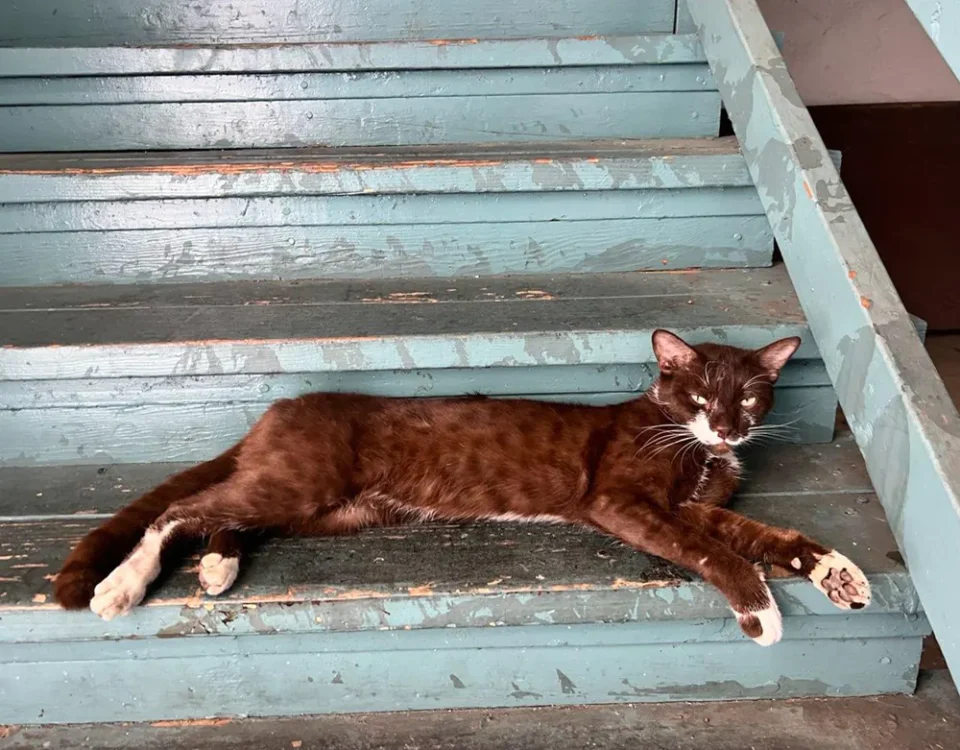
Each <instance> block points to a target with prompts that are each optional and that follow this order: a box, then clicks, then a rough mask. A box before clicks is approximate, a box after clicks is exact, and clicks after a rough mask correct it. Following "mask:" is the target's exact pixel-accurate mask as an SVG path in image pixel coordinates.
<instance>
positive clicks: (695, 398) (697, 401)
mask: <svg viewBox="0 0 960 750" xmlns="http://www.w3.org/2000/svg"><path fill="white" fill-rule="evenodd" d="M690 398H692V399H693V403H695V404H700V406H703V405H704V404H705V403H707V400H706V399H705V398H704V397H703V396H701V395H700V394H699V393H691V394H690Z"/></svg>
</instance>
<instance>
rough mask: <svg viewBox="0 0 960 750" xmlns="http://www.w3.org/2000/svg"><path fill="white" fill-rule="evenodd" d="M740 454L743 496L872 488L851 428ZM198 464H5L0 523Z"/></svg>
mask: <svg viewBox="0 0 960 750" xmlns="http://www.w3.org/2000/svg"><path fill="white" fill-rule="evenodd" d="M538 372H541V373H542V370H540V371H538ZM742 454H743V462H744V464H745V465H746V466H747V467H748V468H749V471H748V472H747V473H746V474H745V476H744V484H743V486H742V488H741V489H740V491H739V492H738V497H741V498H743V497H760V496H762V497H791V498H799V497H801V496H803V495H824V496H825V495H832V494H855V495H857V494H859V495H864V496H867V495H870V494H872V493H873V487H872V485H871V484H870V479H869V477H868V476H867V473H866V469H865V468H864V466H863V459H862V457H861V456H860V453H859V451H858V450H856V447H855V445H854V441H853V438H852V437H851V435H850V433H849V432H841V433H840V434H839V435H838V436H837V439H836V440H835V441H833V442H831V443H829V444H826V445H784V444H773V445H762V444H760V445H756V446H750V445H747V446H746V448H745V449H744V450H743V451H742ZM193 465H194V464H193V462H189V463H176V462H174V463H161V462H156V461H151V462H149V463H142V464H91V465H87V466H46V467H7V468H0V520H2V521H11V520H44V519H47V520H49V519H61V520H62V519H67V520H70V519H73V520H75V519H76V518H77V517H78V516H82V517H83V518H85V519H88V520H90V519H103V518H107V517H108V516H109V515H110V514H111V513H113V512H114V511H116V510H117V509H118V508H120V507H121V506H123V505H126V504H127V503H129V502H130V501H131V499H132V498H135V497H139V496H140V495H142V494H143V493H145V492H147V491H148V490H150V489H151V488H153V487H155V486H156V485H158V484H160V483H161V482H162V481H163V480H164V479H166V478H167V477H169V476H171V475H173V474H175V473H177V472H179V471H183V470H184V469H186V468H188V467H190V466H193ZM785 467H789V470H785ZM863 504H864V505H865V504H866V503H863Z"/></svg>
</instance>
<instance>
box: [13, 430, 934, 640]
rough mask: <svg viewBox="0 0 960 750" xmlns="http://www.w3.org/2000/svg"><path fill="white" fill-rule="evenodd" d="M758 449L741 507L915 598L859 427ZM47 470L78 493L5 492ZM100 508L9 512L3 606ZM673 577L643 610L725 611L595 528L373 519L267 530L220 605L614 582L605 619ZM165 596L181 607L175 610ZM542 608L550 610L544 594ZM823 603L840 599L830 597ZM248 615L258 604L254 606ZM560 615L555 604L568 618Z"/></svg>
mask: <svg viewBox="0 0 960 750" xmlns="http://www.w3.org/2000/svg"><path fill="white" fill-rule="evenodd" d="M752 458H753V463H752V466H753V467H754V470H753V471H752V472H751V477H752V479H751V480H750V483H749V484H748V485H747V486H746V487H745V489H744V492H743V493H742V495H741V497H740V498H739V499H738V500H737V501H736V503H735V508H737V509H738V510H740V511H742V512H744V513H745V514H747V515H749V516H751V517H754V518H757V519H758V520H762V521H766V522H771V523H777V524H780V525H785V526H791V527H796V528H799V529H801V530H802V531H805V532H807V533H808V534H810V535H812V536H815V537H816V538H818V539H820V540H821V541H822V542H823V543H824V544H826V545H828V546H837V547H839V548H841V549H843V550H844V551H846V552H847V553H848V554H849V555H850V556H851V557H853V558H854V559H855V560H856V562H857V563H858V564H859V565H861V567H862V568H863V569H864V570H865V572H867V573H868V575H870V576H871V578H872V579H874V580H875V582H877V584H878V585H880V586H881V587H882V588H883V595H882V596H879V597H877V600H878V601H877V603H876V605H875V610H877V611H879V610H883V611H899V609H902V608H904V607H908V608H909V607H913V606H915V603H913V601H912V591H911V590H910V587H909V584H908V583H907V578H906V572H905V570H904V569H903V567H902V565H901V563H900V562H899V557H898V556H897V555H896V544H895V542H894V540H893V538H892V535H891V533H890V530H889V528H888V526H887V522H886V519H885V516H884V514H883V510H882V508H881V506H880V504H879V502H878V501H877V499H876V497H875V495H874V494H873V492H872V490H871V489H870V487H869V483H868V481H867V480H866V477H865V474H864V472H863V466H862V461H861V459H860V455H859V452H858V451H857V447H856V444H855V443H854V441H853V440H852V439H850V438H849V435H846V436H844V438H842V439H840V440H838V441H836V442H835V443H834V444H832V445H827V446H820V447H819V448H813V447H807V448H804V449H801V450H797V449H795V448H793V447H788V446H779V447H772V448H766V449H764V450H762V451H759V452H757V453H755V454H754V455H753V456H752ZM168 468H169V467H149V468H148V467H136V466H131V467H119V466H117V467H110V468H109V469H107V470H106V471H105V472H104V473H103V474H100V473H99V470H98V468H97V467H87V468H82V469H75V470H74V471H73V478H72V486H73V491H74V494H75V495H80V494H83V493H89V492H90V489H89V487H90V486H91V485H89V484H88V483H90V482H93V483H94V485H96V484H99V485H100V486H104V483H105V482H110V481H111V480H112V482H113V484H112V485H111V486H110V488H109V489H108V490H107V493H108V494H109V495H111V496H112V497H111V498H109V499H107V500H106V502H105V504H102V505H100V504H98V507H97V510H98V511H103V510H109V509H112V507H113V506H114V505H115V504H116V502H117V500H121V501H123V502H126V501H128V500H129V498H131V497H133V496H134V495H133V494H129V493H126V492H125V490H127V489H129V488H130V480H132V483H133V485H136V484H138V483H139V479H138V478H139V477H146V476H150V478H151V481H152V480H154V479H155V478H156V477H157V476H158V474H160V473H162V471H165V470H168ZM120 472H123V474H122V478H121V474H120ZM94 475H95V476H94ZM49 476H56V477H58V479H57V484H58V485H59V488H60V489H59V490H55V493H59V497H60V498H62V502H64V503H67V505H65V506H64V508H65V509H66V508H69V507H71V506H70V505H69V503H70V502H71V501H70V499H69V494H70V493H69V486H68V485H69V484H70V483H71V480H70V479H69V478H68V473H67V472H66V471H65V470H63V469H55V470H50V469H33V470H23V469H19V470H14V471H4V472H2V473H0V487H2V488H3V495H10V494H14V493H31V492H32V491H33V490H34V489H35V488H36V487H38V486H42V482H43V480H44V479H45V478H46V477H49ZM798 478H799V479H800V480H801V481H802V482H803V488H802V489H799V488H798V487H797V484H798ZM137 489H138V491H139V489H140V488H139V487H138V488H137ZM14 501H15V502H16V501H17V498H14ZM33 501H34V498H33V497H22V496H21V497H20V498H19V503H20V507H21V508H22V507H25V506H26V505H27V504H28V503H31V502H33ZM98 503H99V500H98ZM48 508H49V506H48ZM85 510H86V509H85ZM99 522H100V520H99V518H89V517H86V518H85V517H84V515H83V514H82V512H81V513H80V514H77V515H74V516H72V517H66V516H60V517H50V518H43V517H34V518H33V519H32V520H31V519H27V518H24V519H18V518H9V519H8V520H4V521H3V522H0V550H2V552H3V554H2V555H0V612H3V611H7V613H8V614H11V613H16V612H24V611H34V612H40V611H46V610H49V609H51V608H55V605H53V604H52V603H51V602H52V598H51V589H50V586H51V581H50V579H51V577H52V575H53V574H54V573H55V572H56V570H57V567H58V565H59V563H60V562H61V561H62V560H63V558H64V557H65V555H66V553H67V551H68V549H69V548H70V546H71V545H72V543H74V542H75V541H76V539H78V538H79V536H80V535H82V534H83V533H84V532H85V531H86V530H87V529H89V528H91V527H93V526H95V525H97V524H98V523H99ZM195 564H196V562H195V559H194V561H193V562H192V563H191V564H189V565H187V566H185V567H184V568H182V569H180V570H179V571H178V572H176V573H173V574H172V575H171V576H170V577H169V579H168V580H166V581H164V582H163V584H162V586H161V587H160V588H159V590H158V591H157V593H156V595H155V596H153V598H152V600H151V602H150V604H151V605H152V606H150V607H147V608H146V610H144V611H146V612H147V615H145V617H146V618H147V619H148V620H149V621H150V623H151V624H152V625H155V624H156V623H157V622H160V621H162V620H164V619H166V625H165V626H163V627H175V626H176V623H177V622H180V620H179V612H180V608H181V607H183V606H187V607H194V608H200V609H199V611H200V612H201V613H202V612H205V611H207V610H204V609H203V605H202V603H201V601H200V600H199V598H198V597H199V594H198V589H197V583H196V577H195V573H194V572H193V569H192V567H191V565H195ZM888 579H889V581H892V582H893V583H892V587H888V586H886V584H885V583H884V581H887V580H888ZM775 583H776V585H777V586H778V587H780V588H781V589H784V587H786V589H784V590H785V591H789V593H790V601H785V602H784V606H785V608H786V610H788V611H793V610H797V609H798V608H799V609H801V610H803V611H804V612H806V611H807V610H809V609H810V608H811V607H812V608H814V609H816V608H817V607H818V606H819V605H818V603H817V600H816V598H815V597H807V596H805V595H804V592H803V591H802V590H801V589H802V588H804V584H803V582H801V581H794V580H793V579H790V580H785V581H776V582H775ZM898 587H904V588H903V589H902V590H900V589H899V588H898ZM662 588H670V589H674V590H678V591H679V590H682V591H683V592H684V593H683V594H682V595H681V596H680V599H681V600H682V601H679V602H678V603H677V604H676V607H675V608H674V610H672V611H670V612H664V611H659V612H658V611H657V608H656V607H655V606H650V607H648V608H647V610H646V611H645V612H644V614H643V615H642V616H643V617H644V618H647V619H651V618H652V619H662V618H667V619H670V618H672V617H674V616H679V617H697V616H705V614H707V613H709V612H711V611H713V616H718V617H723V616H725V615H723V614H722V613H721V612H717V611H714V610H715V608H716V606H717V604H716V596H715V593H714V592H712V590H708V589H706V588H705V587H704V586H702V585H700V584H698V583H696V582H693V583H691V576H690V575H689V574H687V573H686V572H685V571H683V570H681V569H678V568H676V567H675V566H673V565H670V564H668V563H666V562H664V561H662V560H660V559H659V558H654V557H651V556H646V555H642V554H637V553H635V552H633V551H631V550H629V549H628V548H626V547H624V546H623V545H620V544H618V543H615V542H613V541H612V540H610V539H608V538H606V537H603V536H601V535H598V534H595V533H591V532H588V531H583V530H579V529H575V528H572V527H564V526H546V527H544V526H523V525H511V524H501V525H497V524H468V525H454V524H436V525H423V526H407V527H396V528H387V529H374V530H370V531H367V532H363V533H361V534H360V535H358V536H353V537H339V538H325V539H281V540H270V541H267V542H266V543H265V544H264V545H263V546H262V547H261V548H260V549H259V550H257V551H256V552H255V553H254V555H253V556H252V557H251V559H250V560H249V564H248V565H247V566H245V572H244V573H243V576H242V578H241V579H240V581H239V582H238V584H237V586H236V587H235V589H234V590H233V591H232V592H228V593H227V594H225V595H223V596H222V597H220V598H219V599H218V600H217V603H216V606H217V607H221V606H225V607H226V606H233V607H234V608H236V607H240V608H241V609H242V605H244V604H248V605H249V604H251V603H253V604H257V605H258V606H260V605H262V606H266V605H269V604H271V603H272V604H277V605H280V604H284V605H286V606H290V605H293V604H299V603H302V604H303V605H304V606H320V607H321V609H323V611H324V612H325V613H328V614H330V615H332V616H333V618H334V619H332V620H331V621H329V622H326V623H324V627H330V628H332V629H352V628H353V627H355V626H357V623H352V624H351V621H350V620H349V617H348V616H347V615H345V614H344V619H343V620H342V621H339V620H337V619H336V618H337V614H336V612H337V609H336V608H337V606H338V605H342V606H343V608H344V612H346V610H347V609H349V610H350V611H351V612H355V611H356V606H360V603H362V602H366V603H367V605H369V603H370V601H376V600H384V599H398V600H407V601H409V600H411V599H416V600H420V599H432V600H460V599H462V598H464V597H467V598H475V597H480V598H481V599H483V600H485V601H486V600H489V602H488V604H489V605H490V606H491V607H492V608H493V609H492V610H490V611H491V612H498V613H499V614H498V615H497V616H496V617H493V619H497V620H499V619H502V618H506V619H505V620H504V623H505V624H523V623H525V622H526V621H527V619H529V616H530V612H531V611H532V610H530V611H528V610H523V611H520V610H509V608H506V609H504V608H502V607H501V606H500V605H501V604H502V603H503V601H504V597H508V598H509V597H513V596H522V595H528V594H530V593H535V594H537V595H538V596H543V595H550V594H553V595H565V594H572V595H574V596H577V595H587V594H588V593H590V592H594V593H596V594H598V595H599V594H609V595H610V597H611V598H610V599H609V601H608V605H609V606H607V605H603V604H602V601H604V600H602V598H595V599H594V600H593V601H594V604H595V608H593V609H592V610H591V611H588V612H586V613H582V617H581V621H599V620H602V619H603V618H605V617H607V616H611V613H612V612H615V611H617V609H618V607H619V606H620V604H622V602H623V601H625V600H627V599H629V598H630V595H631V593H632V596H633V601H634V603H635V601H636V597H637V595H638V594H640V593H643V592H646V593H647V594H649V593H650V592H651V591H654V590H656V589H662ZM807 588H810V587H807ZM888 588H889V591H888ZM897 591H899V592H900V593H899V594H897ZM807 593H809V592H807ZM813 593H814V594H816V592H815V591H814V592H813ZM817 596H819V594H817ZM664 597H665V598H666V599H667V600H668V601H672V600H673V596H672V595H671V596H667V595H665V594H664V595H661V604H662V603H663V601H662V600H663V598H664ZM798 597H799V598H798ZM548 598H549V597H548ZM498 602H499V604H498ZM547 604H549V601H545V602H544V606H546V605H547ZM165 607H167V608H171V609H168V611H167V612H166V613H165V614H164V613H163V612H162V610H163V609H164V608H165ZM387 609H390V610H391V612H392V613H393V614H389V613H388V614H387V615H385V617H386V619H385V620H384V621H383V624H382V625H381V624H380V623H379V622H378V624H377V625H376V627H381V626H388V627H404V626H405V625H411V624H413V625H416V626H418V627H426V626H430V624H429V623H426V622H420V623H419V624H418V623H416V622H414V621H412V620H410V618H411V617H412V616H413V615H412V613H411V611H409V610H406V609H404V608H403V607H402V606H398V607H396V608H395V609H392V608H389V607H388V608H387ZM501 610H502V611H501ZM533 610H537V611H539V607H534V608H533ZM822 610H823V611H824V612H829V611H830V608H829V604H828V603H827V605H826V607H824V608H822ZM241 615H242V616H243V617H249V615H250V610H245V611H243V612H241ZM485 616H486V617H487V618H488V619H489V618H490V617H491V615H489V614H487V615H485ZM563 616H564V615H563V614H558V617H559V618H561V619H562V617H563ZM635 616H636V615H635ZM171 617H173V622H172V623H171ZM158 618H159V620H158ZM321 619H322V618H321ZM89 620H90V622H86V620H85V623H86V624H85V625H84V624H83V623H80V622H76V623H75V624H76V625H77V626H78V627H80V630H84V628H87V629H89V627H96V628H101V629H102V628H104V627H105V628H107V629H108V630H109V629H111V628H114V627H117V628H120V630H119V631H117V632H127V631H128V630H129V627H130V626H131V623H132V626H133V627H137V626H138V625H137V622H136V620H137V618H131V619H130V620H127V621H124V622H125V623H126V624H123V623H120V624H118V625H116V626H114V625H112V624H111V625H109V626H103V625H101V624H98V623H95V624H94V625H91V624H90V623H91V622H94V621H93V618H89ZM439 620H443V622H440V621H439ZM439 620H437V619H436V618H434V620H433V621H431V622H432V624H433V625H434V626H443V625H444V624H447V623H455V624H459V625H471V624H473V625H477V624H479V625H486V624H488V623H487V622H482V623H481V622H473V621H463V622H457V617H456V616H455V615H451V618H450V619H444V618H439ZM8 624H11V621H9V620H8ZM141 624H142V623H141ZM13 625H15V623H13ZM367 625H369V623H367ZM367 625H363V624H361V625H359V627H360V628H361V629H362V628H364V627H366V626H367ZM238 627H239V626H238ZM371 627H372V626H371Z"/></svg>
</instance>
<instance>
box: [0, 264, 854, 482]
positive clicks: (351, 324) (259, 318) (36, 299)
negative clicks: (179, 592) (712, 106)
mask: <svg viewBox="0 0 960 750" xmlns="http://www.w3.org/2000/svg"><path fill="white" fill-rule="evenodd" d="M0 296H2V299H0V329H2V330H4V331H6V332H7V333H6V341H5V346H4V347H3V348H2V349H0V404H2V405H3V408H2V409H0V436H2V438H0V464H7V465H30V464H34V463H40V464H52V463H70V464H83V463H96V462H101V461H113V462H122V463H138V462H144V461H178V460H183V461H195V460H200V459H204V458H207V457H210V456H212V455H215V454H216V453H219V452H220V451H221V450H223V449H225V448H226V447H228V446H229V445H231V444H232V443H233V442H234V441H235V440H236V439H238V438H239V437H240V436H241V435H242V434H243V433H244V432H246V430H247V429H248V428H249V426H250V425H251V424H252V422H253V421H254V420H255V419H256V418H257V417H259V415H260V414H261V413H262V412H263V411H264V410H265V409H266V407H267V406H268V404H269V403H270V402H272V401H273V400H275V399H277V398H279V397H282V396H291V395H297V394H299V393H303V392H305V391H311V390H349V391H365V392H370V393H379V394H383V395H449V394H458V393H466V392H484V393H490V394H491V395H518V396H531V397H538V398H549V399H554V400H570V401H584V402H590V403H611V402H616V401H622V400H625V399H628V398H632V397H635V396H636V395H637V393H638V392H640V391H642V390H643V389H644V388H645V387H646V386H647V385H648V384H649V383H650V380H651V378H652V377H653V375H654V374H655V371H656V366H655V359H654V357H653V353H652V350H651V345H650V336H651V334H652V332H653V330H654V329H656V328H658V327H667V328H670V329H672V330H675V331H677V332H679V333H681V334H682V335H685V336H687V337H689V339H690V340H691V341H705V340H713V341H716V340H726V341H728V342H729V343H731V344H737V345H741V346H752V347H757V346H761V345H763V344H766V343H769V342H770V341H773V340H775V339H776V338H779V337H782V336H790V335H798V336H801V337H802V338H803V339H804V343H803V345H802V346H801V348H800V350H799V351H798V353H797V354H796V355H795V358H794V361H792V362H791V363H790V364H789V365H788V367H787V368H786V370H785V371H784V376H783V377H782V378H781V380H780V383H778V396H777V405H776V407H775V409H776V411H775V412H774V414H773V415H772V416H771V417H770V418H769V419H770V420H771V421H776V422H791V423H792V424H793V427H794V428H795V429H796V432H795V433H794V435H795V438H796V439H797V440H801V441H811V440H812V441H822V440H829V439H830V438H831V436H832V435H833V425H834V417H835V413H836V397H835V395H834V392H833V388H832V387H831V385H830V381H829V379H828V378H827V376H826V373H825V371H824V369H823V365H822V363H821V361H820V357H819V353H818V351H817V349H816V346H815V345H814V344H813V341H812V339H811V337H810V334H809V331H808V329H807V325H806V322H805V319H804V317H803V314H802V313H801V311H800V309H799V306H798V305H797V302H796V298H795V296H794V294H793V290H792V287H791V286H790V281H789V278H788V277H787V274H786V271H785V269H784V268H783V267H782V266H775V267H772V268H766V269H756V270H750V271H689V272H681V273H673V272H661V273H631V274H586V275H562V276H531V277H500V278H489V279H486V278H481V279H457V280H454V281H451V280H446V279H440V280H437V279H427V280H423V279H407V280H386V281H377V282H374V281H369V282H334V281H330V282H319V281H310V282H221V283H216V284H196V283H193V284H169V285H153V286H136V285H123V286H119V285H113V286H99V287H93V286H66V287H36V288H33V287H21V288H8V289H5V290H4V292H3V295H0Z"/></svg>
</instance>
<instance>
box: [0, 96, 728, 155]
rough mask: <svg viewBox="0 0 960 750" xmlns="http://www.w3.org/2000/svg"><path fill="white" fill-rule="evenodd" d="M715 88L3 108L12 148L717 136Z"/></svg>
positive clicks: (0, 113)
mask: <svg viewBox="0 0 960 750" xmlns="http://www.w3.org/2000/svg"><path fill="white" fill-rule="evenodd" d="M719 118H720V98H719V96H718V95H717V94H716V93H715V92H692V91H690V92H645V93H621V94H603V93H597V94H593V93H571V94H559V95H554V94H543V95H538V94H531V95H524V96H523V100H522V101H521V100H520V99H518V98H517V97H513V96H468V97H458V96H449V97H422V98H419V99H416V100H409V99H404V98H384V99H330V100H322V99H318V100H312V101H311V100H308V101H254V102H218V103H207V102H185V103H158V104H126V105H118V106H111V105H104V104H95V105H89V106H87V105H80V106H58V105H51V106H44V107H29V106H26V107H4V108H0V149H2V150H3V151H126V150H139V149H161V150H165V149H210V148H265V147H266V148H290V147H302V146H380V145H387V146H390V145H400V144H421V143H425V144H428V143H463V142H474V141H486V142H492V141H515V142H535V141H538V140H544V139H548V138H549V139H552V140H566V139H578V138H609V137H614V138H658V137H681V138H682V137H696V136H715V135H717V132H718V130H719Z"/></svg>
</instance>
